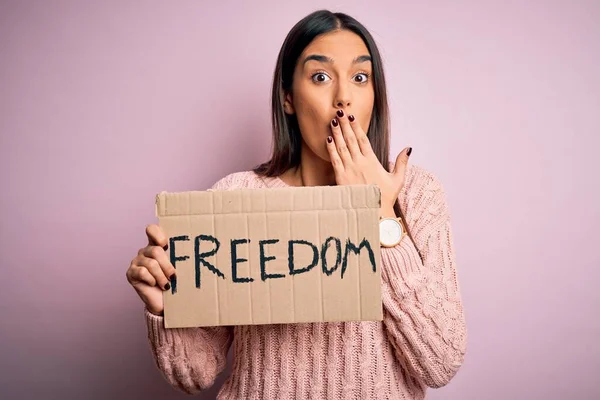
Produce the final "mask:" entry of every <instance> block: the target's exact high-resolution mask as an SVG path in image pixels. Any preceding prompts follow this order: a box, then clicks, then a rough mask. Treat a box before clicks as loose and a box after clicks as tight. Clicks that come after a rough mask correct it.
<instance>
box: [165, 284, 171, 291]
mask: <svg viewBox="0 0 600 400" xmlns="http://www.w3.org/2000/svg"><path fill="white" fill-rule="evenodd" d="M169 289H171V285H170V284H169V282H167V283H165V290H169Z"/></svg>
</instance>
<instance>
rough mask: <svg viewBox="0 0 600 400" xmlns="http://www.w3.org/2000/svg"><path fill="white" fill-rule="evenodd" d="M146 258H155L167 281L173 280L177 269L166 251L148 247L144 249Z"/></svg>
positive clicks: (157, 247) (156, 247)
mask: <svg viewBox="0 0 600 400" xmlns="http://www.w3.org/2000/svg"><path fill="white" fill-rule="evenodd" d="M143 255H144V257H148V258H153V259H155V260H156V261H158V264H159V265H160V267H161V269H162V270H163V272H164V274H165V276H166V277H167V279H169V280H171V279H172V278H173V275H175V267H174V266H173V264H171V260H170V259H169V257H168V256H167V253H166V252H165V250H164V249H163V248H161V247H159V246H148V247H146V248H145V249H144V253H143Z"/></svg>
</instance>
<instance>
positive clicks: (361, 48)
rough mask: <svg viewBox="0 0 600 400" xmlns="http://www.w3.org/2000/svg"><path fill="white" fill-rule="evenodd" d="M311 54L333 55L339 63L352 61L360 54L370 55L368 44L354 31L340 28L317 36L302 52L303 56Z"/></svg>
mask: <svg viewBox="0 0 600 400" xmlns="http://www.w3.org/2000/svg"><path fill="white" fill-rule="evenodd" d="M311 54H321V55H324V56H327V57H331V58H333V59H334V60H335V62H336V64H338V63H340V62H341V63H350V62H352V60H354V59H355V58H356V57H358V56H362V55H370V53H369V50H368V49H367V46H366V45H365V43H364V42H363V40H362V39H361V37H360V36H358V35H357V34H356V33H354V32H350V31H347V30H340V31H334V32H329V33H325V34H323V35H319V36H317V37H316V38H315V39H314V40H313V41H312V42H310V43H309V45H308V46H306V48H305V49H304V51H303V52H302V58H304V57H306V56H308V55H311Z"/></svg>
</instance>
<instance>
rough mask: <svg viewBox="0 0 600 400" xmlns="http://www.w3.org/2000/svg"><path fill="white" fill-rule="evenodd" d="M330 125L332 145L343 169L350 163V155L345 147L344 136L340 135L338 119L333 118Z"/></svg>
mask: <svg viewBox="0 0 600 400" xmlns="http://www.w3.org/2000/svg"><path fill="white" fill-rule="evenodd" d="M330 125H331V133H332V136H333V144H334V145H335V148H336V151H337V153H338V155H339V157H340V159H341V160H342V163H343V165H344V168H345V167H347V166H348V165H350V164H351V163H352V155H351V154H350V150H348V146H346V141H345V140H344V135H343V134H342V129H341V128H340V122H339V121H338V119H337V118H334V119H333V120H331V124H330Z"/></svg>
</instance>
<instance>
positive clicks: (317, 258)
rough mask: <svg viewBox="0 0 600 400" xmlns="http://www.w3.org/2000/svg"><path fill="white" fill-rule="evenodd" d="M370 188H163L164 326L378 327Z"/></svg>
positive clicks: (373, 193) (376, 197)
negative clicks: (167, 271)
mask: <svg viewBox="0 0 600 400" xmlns="http://www.w3.org/2000/svg"><path fill="white" fill-rule="evenodd" d="M379 207H380V192H379V188H378V187H377V186H376V185H351V186H317V187H293V188H272V189H235V190H224V191H193V192H182V193H167V192H162V193H160V194H159V195H157V196H156V216H157V217H158V223H159V225H160V226H161V228H162V229H163V231H164V232H165V234H166V235H167V237H168V238H169V249H168V250H167V254H168V256H169V257H170V259H171V263H172V264H173V265H174V266H175V268H176V270H177V279H176V281H174V282H173V283H172V287H171V290H169V291H165V292H164V303H165V327H167V328H180V327H195V326H217V325H250V324H274V323H298V322H331V321H380V320H382V318H383V310H382V303H381V273H380V245H379Z"/></svg>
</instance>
